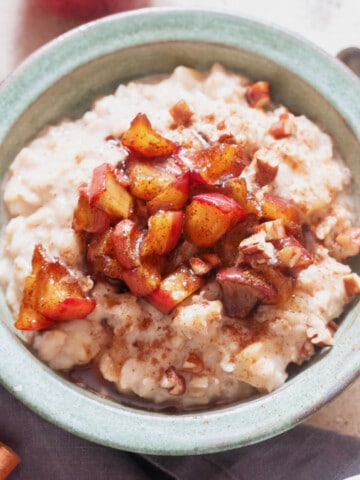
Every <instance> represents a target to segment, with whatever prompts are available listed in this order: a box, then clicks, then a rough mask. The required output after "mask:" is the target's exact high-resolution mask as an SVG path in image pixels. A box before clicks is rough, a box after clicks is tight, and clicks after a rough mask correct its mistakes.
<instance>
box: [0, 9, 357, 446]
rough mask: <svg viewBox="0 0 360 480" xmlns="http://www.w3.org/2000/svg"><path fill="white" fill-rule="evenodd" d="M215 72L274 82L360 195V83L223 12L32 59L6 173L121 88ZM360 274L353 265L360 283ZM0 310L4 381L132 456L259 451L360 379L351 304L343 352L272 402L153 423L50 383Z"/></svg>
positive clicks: (88, 40)
mask: <svg viewBox="0 0 360 480" xmlns="http://www.w3.org/2000/svg"><path fill="white" fill-rule="evenodd" d="M214 62H221V63H223V64H224V65H225V66H226V67H228V68H230V69H233V70H236V71H240V72H242V73H244V74H245V75H249V76H251V77H253V78H254V79H265V80H269V81H270V82H271V85H272V94H273V97H274V99H275V100H277V101H281V102H283V103H285V104H286V105H287V106H288V107H289V108H290V109H292V110H293V111H294V112H302V113H304V114H306V115H307V116H309V117H310V118H312V119H313V120H315V121H317V122H318V123H320V124H321V125H322V126H323V127H324V128H325V129H326V130H327V131H328V132H329V133H330V134H331V135H332V136H333V138H334V139H335V141H336V144H337V146H338V148H339V150H340V151H341V153H342V155H343V156H344V158H345V159H346V160H347V162H348V164H349V165H350V167H351V169H352V171H353V173H354V176H355V179H356V182H357V183H358V184H360V166H359V165H360V164H359V159H360V146H359V140H360V102H359V101H358V99H359V98H360V83H359V82H358V80H357V79H356V78H355V76H354V75H352V74H351V73H350V72H349V71H347V70H346V69H345V67H343V66H342V65H341V64H340V63H339V62H338V61H337V60H335V59H333V58H330V57H329V56H328V55H326V54H325V53H324V52H322V51H320V50H318V49H317V48H316V47H314V46H313V45H310V44H309V43H308V42H306V41H304V40H303V39H299V38H297V37H294V36H293V35H290V34H289V33H286V32H284V31H282V30H279V29H277V28H275V27H273V26H270V25H264V24H261V23H258V22H256V21H253V20H249V19H244V18H241V17H238V16H235V15H230V14H226V13H222V12H214V11H200V10H175V9H151V10H139V11H137V12H132V13H127V14H120V15H116V16H112V17H107V18H104V19H102V20H99V21H97V22H93V23H90V24H88V25H85V26H83V27H80V28H78V29H76V30H74V31H72V32H70V33H68V34H65V35H63V36H62V37H60V38H58V39H56V40H55V41H53V42H51V43H50V44H48V45H47V46H46V47H44V48H42V49H41V50H39V51H38V52H37V53H35V54H34V55H32V56H31V57H30V58H29V59H28V60H27V61H26V62H25V63H24V64H23V65H22V66H21V67H20V68H19V69H18V70H17V71H16V72H15V74H14V75H13V76H12V77H10V78H9V79H8V80H7V81H6V82H5V83H4V84H3V85H2V87H1V89H0V142H1V146H0V158H1V162H0V174H1V175H2V176H3V175H4V174H5V172H6V170H7V168H8V165H9V163H10V162H11V161H12V159H13V158H14V156H15V154H16V153H17V152H18V151H19V149H20V148H21V147H22V146H23V145H24V144H25V143H26V142H27V141H28V140H30V139H31V138H32V137H34V136H35V135H36V134H37V133H38V131H39V130H40V129H41V128H42V127H43V126H44V125H46V124H47V123H50V122H56V121H57V120H58V119H60V118H62V117H64V116H69V115H70V116H77V115H80V114H81V113H82V112H84V111H85V109H86V108H87V107H89V105H90V104H91V103H92V101H93V100H94V99H95V98H96V97H98V96H99V95H101V94H104V93H108V92H111V91H112V90H113V89H114V87H115V85H116V84H118V83H121V82H125V81H127V80H129V79H132V78H135V77H139V76H144V75H148V74H153V73H162V72H170V71H171V70H172V69H173V68H174V67H175V66H176V65H179V64H184V65H187V66H191V67H195V68H199V69H206V68H208V67H209V66H210V65H211V64H212V63H214ZM314 168H316V166H314ZM358 206H360V202H359V201H358ZM359 267H360V264H359V262H358V264H357V265H356V262H355V267H354V268H355V270H356V271H357V272H359ZM0 309H1V314H2V322H0V380H1V382H2V383H3V384H4V385H5V386H6V387H7V388H8V389H9V391H10V392H12V393H13V394H14V395H15V396H16V397H18V398H19V399H20V400H22V401H23V402H24V403H25V404H26V405H27V406H29V407H30V408H31V409H33V410H34V411H35V412H37V413H38V414H39V415H41V416H43V417H45V418H46V419H48V420H50V421H51V422H53V423H55V424H56V425H58V426H60V427H62V428H64V429H66V430H68V431H70V432H72V433H74V434H77V435H79V436H82V437H85V438H87V439H89V440H92V441H94V442H98V443H101V444H104V445H108V446H111V447H115V448H119V449H124V450H130V451H136V452H146V453H155V454H171V455H184V454H194V453H205V452H206V453H209V452H215V451H220V450H226V449H231V448H235V447H239V446H243V445H248V444H251V443H255V442H258V441H260V440H264V439H266V438H269V437H271V436H274V435H277V434H279V433H281V432H283V431H285V430H287V429H289V428H291V427H293V426H294V425H296V424H297V423H299V422H300V421H302V420H304V419H305V418H307V417H308V416H309V415H310V414H312V413H313V412H314V411H315V410H316V409H318V408H319V407H320V406H322V405H323V404H324V403H325V402H327V401H328V400H330V399H331V398H332V397H333V396H335V395H336V394H337V393H338V392H340V391H341V390H342V389H344V388H345V386H346V385H347V384H348V383H350V381H351V380H352V379H354V378H355V376H356V375H357V374H359V372H360V345H359V342H360V318H359V309H360V305H359V304H358V303H356V302H354V303H353V304H352V305H351V307H350V308H348V309H347V311H346V314H345V315H344V317H343V319H342V323H341V326H340V328H339V330H338V332H337V334H336V343H335V346H334V347H333V348H331V349H329V350H324V351H322V352H321V353H320V354H319V355H318V356H317V357H316V358H315V359H314V360H313V361H312V362H310V363H308V364H307V365H306V366H305V367H304V368H302V369H300V371H299V372H297V373H296V374H295V375H293V376H292V377H291V378H290V379H289V381H288V382H287V383H286V384H285V385H284V386H283V387H282V388H280V389H279V390H277V391H276V392H274V393H272V394H270V395H266V396H260V397H257V398H254V399H251V400H249V401H246V402H242V403H239V404H237V405H233V406H228V407H222V408H217V409H216V410H210V411H207V412H202V413H196V414H189V413H188V414H177V415H171V414H162V413H151V412H147V411H141V410H136V409H132V408H129V407H125V406H122V405H119V404H115V403H113V402H112V401H109V400H104V399H102V398H100V397H97V396H96V395H94V394H92V393H90V392H87V391H85V390H83V389H80V388H78V387H77V386H75V385H73V384H71V383H69V382H67V381H66V380H64V379H63V378H61V377H60V376H58V375H57V374H56V373H54V372H52V371H51V370H50V369H49V368H48V367H46V366H45V365H44V364H43V363H41V362H40V361H39V360H38V359H37V358H36V357H34V356H33V355H32V354H31V352H29V350H28V349H27V347H26V345H25V344H24V343H23V342H22V340H21V338H20V337H19V336H18V335H17V334H16V333H15V332H14V330H13V328H12V323H13V319H12V318H11V316H10V313H9V311H8V309H7V307H6V305H5V302H4V298H3V296H2V295H1V297H0Z"/></svg>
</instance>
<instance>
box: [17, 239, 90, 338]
mask: <svg viewBox="0 0 360 480" xmlns="http://www.w3.org/2000/svg"><path fill="white" fill-rule="evenodd" d="M95 306H96V302H95V300H92V299H90V298H86V297H85V295H84V293H83V291H82V289H81V287H80V284H79V282H78V281H77V279H75V278H74V277H73V276H72V275H71V274H70V272H69V271H68V270H67V268H66V267H64V266H63V265H61V264H60V263H59V262H58V261H55V262H49V261H48V260H47V259H46V257H45V251H44V249H43V247H42V246H41V245H36V246H35V249H34V253H33V258H32V271H31V274H30V275H29V276H28V277H27V278H26V281H25V287H24V291H23V298H22V302H21V306H20V311H19V315H18V318H17V320H16V323H15V327H16V328H18V329H20V330H40V329H44V328H48V327H50V326H51V325H52V324H53V323H54V322H55V321H66V320H74V319H80V318H84V317H86V316H87V315H88V314H89V313H91V312H92V311H93V310H94V308H95Z"/></svg>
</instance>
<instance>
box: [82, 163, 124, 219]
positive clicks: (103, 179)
mask: <svg viewBox="0 0 360 480" xmlns="http://www.w3.org/2000/svg"><path fill="white" fill-rule="evenodd" d="M89 198H90V206H91V207H98V208H100V209H101V210H103V211H104V212H105V213H106V214H107V215H109V217H110V218H111V219H119V218H128V217H129V216H130V214H131V211H132V208H133V199H132V197H131V195H130V194H129V192H128V191H127V190H126V189H125V188H124V187H123V186H122V185H121V184H120V183H119V181H118V180H117V178H116V172H115V169H114V167H112V166H111V165H110V164H108V163H103V164H102V165H99V166H98V167H96V168H95V169H94V171H93V176H92V180H91V185H90V192H89Z"/></svg>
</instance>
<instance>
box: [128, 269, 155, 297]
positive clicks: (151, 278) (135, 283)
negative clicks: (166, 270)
mask: <svg viewBox="0 0 360 480" xmlns="http://www.w3.org/2000/svg"><path fill="white" fill-rule="evenodd" d="M122 279H123V281H124V282H125V283H126V285H127V286H128V288H129V290H130V291H131V293H133V294H134V295H137V296H139V297H145V296H146V295H149V294H151V292H153V291H154V290H156V289H157V288H158V286H159V285H160V281H161V275H160V272H159V269H158V268H157V266H155V265H154V264H151V263H143V264H141V265H140V266H139V267H136V268H133V269H132V270H124V271H123V273H122Z"/></svg>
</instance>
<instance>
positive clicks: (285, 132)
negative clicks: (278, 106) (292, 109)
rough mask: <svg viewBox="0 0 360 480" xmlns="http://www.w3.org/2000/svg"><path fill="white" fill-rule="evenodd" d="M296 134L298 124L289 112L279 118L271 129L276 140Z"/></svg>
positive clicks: (271, 133)
mask: <svg viewBox="0 0 360 480" xmlns="http://www.w3.org/2000/svg"><path fill="white" fill-rule="evenodd" d="M295 132H296V124H295V122H294V117H293V116H292V115H290V114H289V112H283V113H281V114H280V116H279V120H278V121H277V122H275V123H273V124H272V125H271V127H270V129H269V133H270V135H272V136H273V137H274V138H275V139H276V140H280V139H281V138H286V137H290V135H293V134H294V133H295Z"/></svg>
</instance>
